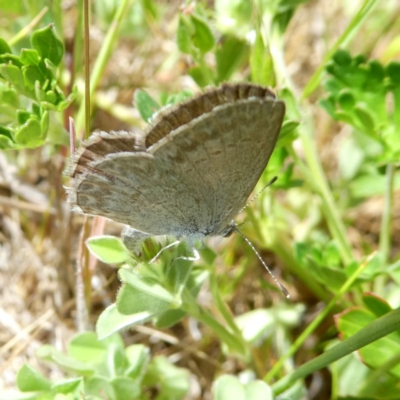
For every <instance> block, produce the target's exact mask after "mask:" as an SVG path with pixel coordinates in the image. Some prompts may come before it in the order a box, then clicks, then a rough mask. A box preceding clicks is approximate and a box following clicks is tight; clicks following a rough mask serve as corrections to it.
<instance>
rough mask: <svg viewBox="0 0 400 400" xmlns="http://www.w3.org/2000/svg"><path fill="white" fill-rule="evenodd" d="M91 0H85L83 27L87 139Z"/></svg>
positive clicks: (89, 108)
mask: <svg viewBox="0 0 400 400" xmlns="http://www.w3.org/2000/svg"><path fill="white" fill-rule="evenodd" d="M89 14H90V8H89V0H83V20H84V23H83V29H84V35H83V36H84V49H85V51H84V53H85V134H84V137H85V139H88V138H89V136H90V114H91V106H90V99H91V93H90V36H89Z"/></svg>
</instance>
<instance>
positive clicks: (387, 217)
mask: <svg viewBox="0 0 400 400" xmlns="http://www.w3.org/2000/svg"><path fill="white" fill-rule="evenodd" d="M394 171H395V168H394V165H393V164H392V163H390V164H388V165H387V166H386V186H385V203H384V207H383V214H382V221H381V231H380V237H379V251H380V253H381V255H382V259H383V263H384V264H386V263H387V262H389V257H390V247H391V238H392V235H391V231H392V230H391V228H392V210H393V190H394Z"/></svg>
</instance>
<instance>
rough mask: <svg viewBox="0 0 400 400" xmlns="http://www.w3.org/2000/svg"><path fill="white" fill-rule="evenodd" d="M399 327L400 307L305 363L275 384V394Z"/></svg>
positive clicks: (273, 388) (273, 386)
mask: <svg viewBox="0 0 400 400" xmlns="http://www.w3.org/2000/svg"><path fill="white" fill-rule="evenodd" d="M399 329H400V308H398V309H396V310H393V311H391V312H389V313H387V314H385V315H384V316H382V317H380V318H378V319H376V320H375V321H373V322H372V323H370V324H369V325H368V326H366V327H364V328H362V329H360V330H359V331H358V332H357V333H355V334H354V335H353V336H352V337H350V338H348V339H346V340H345V341H343V342H341V343H339V344H337V345H336V346H334V347H332V348H331V349H329V350H328V351H326V352H325V353H324V354H321V355H320V356H318V357H316V358H314V359H313V360H311V361H309V362H307V363H305V364H303V365H302V366H301V367H299V368H297V369H296V370H295V371H293V372H292V373H290V374H288V375H286V376H285V377H284V378H282V379H280V380H279V381H278V382H276V383H275V384H273V385H272V390H273V392H274V394H275V395H278V394H280V393H282V392H284V391H285V390H287V389H288V388H290V387H291V386H292V385H293V383H294V382H296V381H297V380H298V379H302V378H305V377H306V376H307V375H310V374H312V373H313V372H315V371H318V370H320V369H322V368H325V367H327V366H328V365H329V364H332V363H333V362H335V361H337V360H339V359H341V358H343V357H345V356H347V355H349V354H351V353H352V352H353V351H356V350H358V349H360V348H362V347H364V346H366V345H368V344H370V343H373V342H375V341H377V340H378V339H381V338H382V337H384V336H387V335H389V334H390V333H392V332H395V331H397V330H399Z"/></svg>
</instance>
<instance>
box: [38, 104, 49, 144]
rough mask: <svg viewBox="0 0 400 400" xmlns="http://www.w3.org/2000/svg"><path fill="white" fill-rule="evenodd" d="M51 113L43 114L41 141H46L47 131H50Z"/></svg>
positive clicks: (45, 112)
mask: <svg viewBox="0 0 400 400" xmlns="http://www.w3.org/2000/svg"><path fill="white" fill-rule="evenodd" d="M49 119H50V115H49V112H48V111H47V110H46V111H44V112H43V115H42V118H41V119H40V129H41V131H42V136H41V139H42V140H45V139H46V137H47V131H48V130H49Z"/></svg>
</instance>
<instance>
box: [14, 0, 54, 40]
mask: <svg viewBox="0 0 400 400" xmlns="http://www.w3.org/2000/svg"><path fill="white" fill-rule="evenodd" d="M47 11H49V7H47V6H46V7H44V8H43V9H42V10H41V11H40V12H39V14H38V15H37V16H36V17H35V18H33V20H32V21H31V22H29V24H28V25H26V26H24V27H23V28H22V29H21V30H20V31H19V32H18V33H17V34H16V35H15V36H13V37H12V38H11V39H10V40H9V41H8V44H9V45H10V47H11V46H14V45H15V44H16V43H18V42H19V41H20V40H21V39H23V38H24V37H25V36H26V35H28V34H29V32H30V31H31V30H32V29H33V28H34V27H35V26H36V25H37V24H38V23H39V22H40V20H41V19H42V18H43V17H44V15H45V14H46V13H47Z"/></svg>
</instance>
